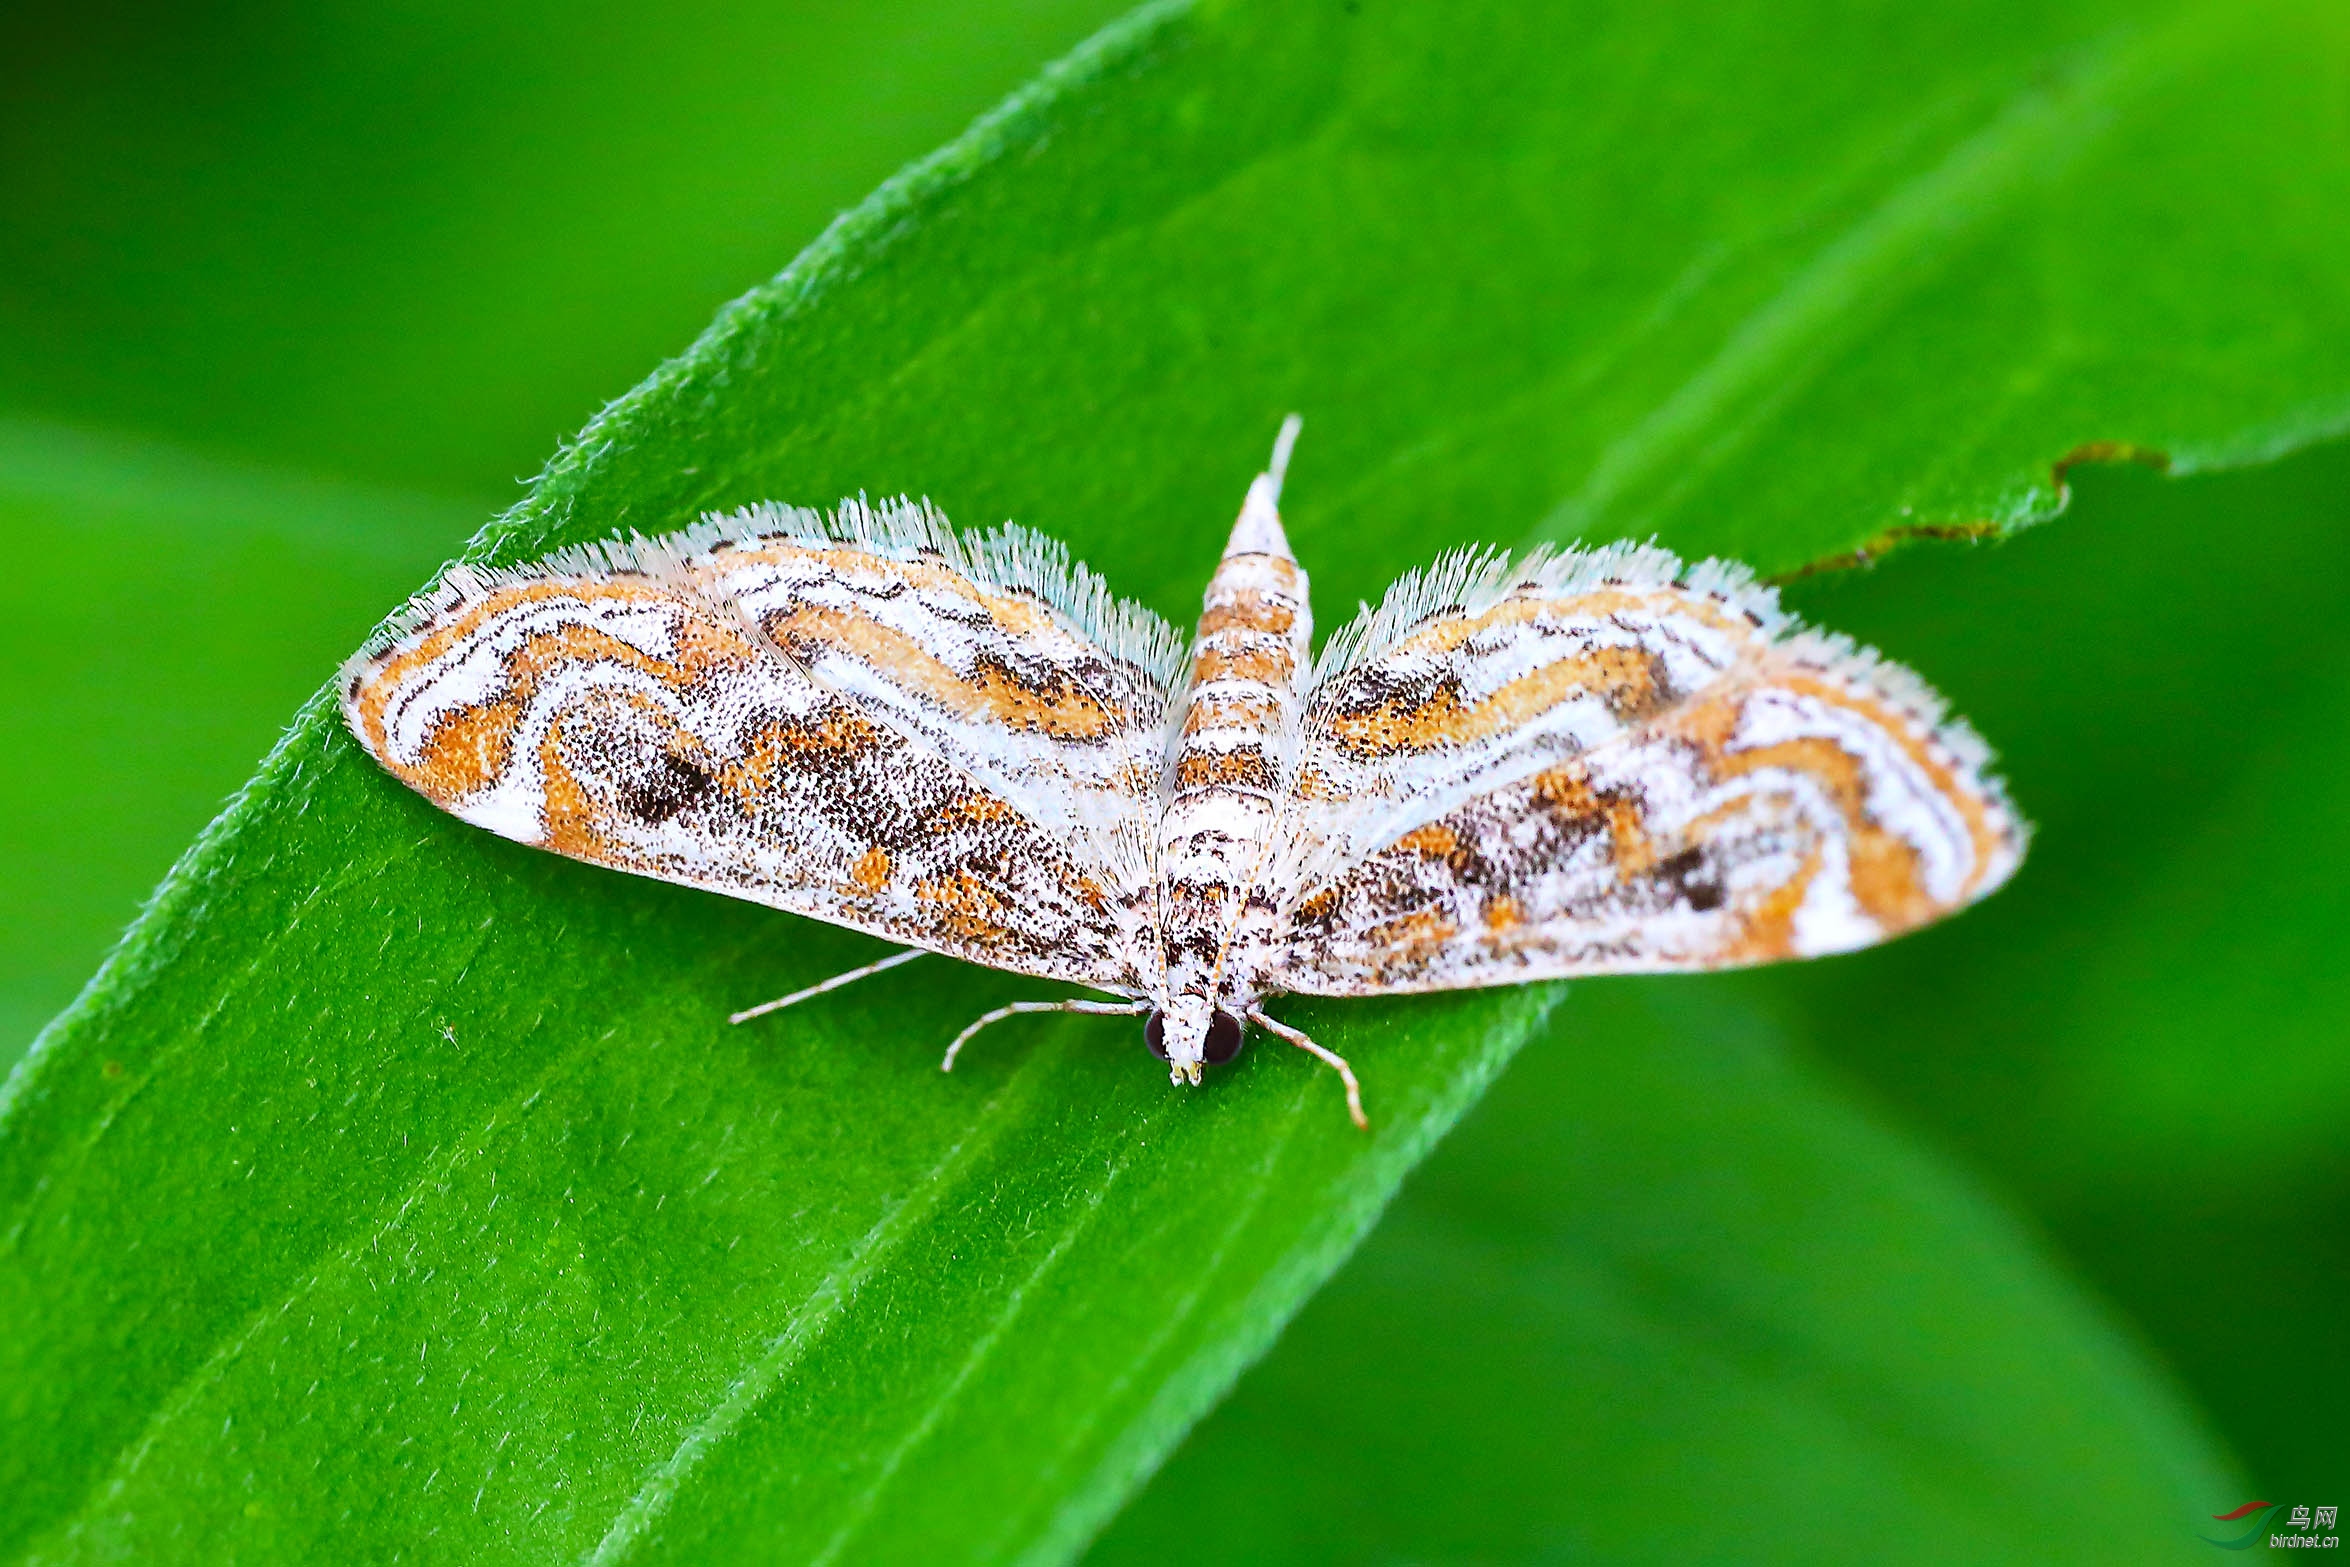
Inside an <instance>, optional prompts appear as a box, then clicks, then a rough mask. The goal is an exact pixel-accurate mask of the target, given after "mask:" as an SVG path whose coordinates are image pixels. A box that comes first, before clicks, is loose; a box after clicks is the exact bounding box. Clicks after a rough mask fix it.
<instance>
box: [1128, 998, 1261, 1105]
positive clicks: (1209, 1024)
mask: <svg viewBox="0 0 2350 1567" xmlns="http://www.w3.org/2000/svg"><path fill="white" fill-rule="evenodd" d="M1240 1035H1241V1026H1240V1019H1239V1018H1236V1017H1234V1016H1233V1015H1232V1014H1231V1013H1229V1012H1227V1011H1225V1010H1224V1009H1223V1008H1222V1007H1218V1006H1214V1005H1211V1004H1210V1003H1209V1001H1208V998H1207V997H1205V996H1174V997H1171V998H1169V1000H1168V1002H1167V1004H1166V1006H1164V1007H1162V1008H1159V1009H1158V1010H1156V1011H1154V1012H1152V1013H1151V1015H1150V1018H1149V1020H1148V1021H1147V1022H1145V1023H1144V1024H1143V1025H1142V1037H1143V1042H1144V1043H1146V1044H1148V1045H1149V1046H1150V1047H1151V1054H1152V1055H1154V1056H1157V1057H1158V1058H1159V1059H1160V1060H1162V1061H1164V1062H1166V1063H1167V1075H1168V1077H1169V1079H1170V1080H1172V1081H1174V1082H1178V1083H1189V1084H1191V1085H1192V1086H1193V1087H1195V1088H1196V1087H1197V1086H1199V1074H1200V1068H1202V1067H1204V1066H1222V1065H1223V1064H1224V1063H1225V1062H1227V1061H1229V1060H1231V1059H1232V1058H1233V1057H1234V1056H1236V1055H1238V1054H1240Z"/></svg>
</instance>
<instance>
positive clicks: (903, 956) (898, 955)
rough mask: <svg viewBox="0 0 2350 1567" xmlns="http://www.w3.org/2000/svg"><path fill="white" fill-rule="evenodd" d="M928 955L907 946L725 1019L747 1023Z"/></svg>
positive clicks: (922, 948) (925, 949)
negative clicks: (879, 958) (875, 961)
mask: <svg viewBox="0 0 2350 1567" xmlns="http://www.w3.org/2000/svg"><path fill="white" fill-rule="evenodd" d="M928 955H929V949H928V948H926V947H908V948H907V949H906V950H905V951H903V952H893V953H891V954H890V955H889V956H888V957H886V958H883V959H882V960H881V961H880V962H878V963H868V964H866V965H865V966H864V967H863V968H853V969H850V970H849V971H848V972H847V973H846V974H835V975H833V976H832V978H830V979H828V980H826V981H824V982H823V983H822V984H820V985H810V986H809V987H808V988H807V989H806V990H795V991H793V992H792V993H791V994H790V995H788V996H778V997H776V998H775V999H774V1000H773V1001H762V1002H760V1003H759V1004H758V1005H757V1006H755V1007H751V1008H749V1009H747V1010H745V1011H741V1012H737V1013H735V1014H734V1015H733V1016H731V1017H729V1018H728V1019H727V1020H726V1021H728V1022H729V1023H748V1022H749V1021H750V1020H751V1019H753V1018H755V1017H765V1016H766V1015H767V1014H768V1013H770V1012H781V1011H782V1010H783V1009H784V1008H785V1007H790V1006H797V1005H799V1004H800V1003H801V1002H803V1001H806V1000H807V999H808V998H809V997H811V996H821V995H823V994H824V993H825V992H826V991H828V990H838V989H840V987H841V986H843V985H853V984H855V983H856V982H857V981H858V980H860V979H865V978H867V977H869V976H871V975H874V974H878V973H880V972H881V971H882V970H883V969H889V968H896V967H897V966H898V965H899V964H901V963H911V962H913V961H914V960H915V959H916V958H919V957H927V956H928Z"/></svg>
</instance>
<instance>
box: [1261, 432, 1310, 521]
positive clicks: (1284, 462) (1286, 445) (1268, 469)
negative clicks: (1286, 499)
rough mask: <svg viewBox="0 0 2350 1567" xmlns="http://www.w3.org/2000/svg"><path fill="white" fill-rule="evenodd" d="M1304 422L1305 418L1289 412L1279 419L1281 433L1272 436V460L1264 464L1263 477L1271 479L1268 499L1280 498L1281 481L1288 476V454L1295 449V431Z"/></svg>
mask: <svg viewBox="0 0 2350 1567" xmlns="http://www.w3.org/2000/svg"><path fill="white" fill-rule="evenodd" d="M1305 424H1306V422H1305V420H1303V419H1301V418H1299V417H1298V416H1297V415H1296V414H1291V415H1290V416H1289V417H1288V418H1286V419H1284V420H1282V421H1281V433H1280V434H1278V435H1276V436H1274V437H1273V460H1272V461H1271V462H1269V463H1267V464H1266V465H1265V477H1266V478H1268V479H1271V480H1272V481H1273V483H1272V491H1273V493H1272V494H1271V495H1270V496H1268V497H1266V498H1267V499H1268V500H1273V501H1278V500H1280V499H1281V481H1282V480H1283V479H1285V478H1287V477H1288V476H1289V454H1290V453H1291V452H1292V451H1294V450H1296V449H1297V432H1298V431H1300V430H1302V429H1304V428H1305Z"/></svg>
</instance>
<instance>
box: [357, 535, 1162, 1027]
mask: <svg viewBox="0 0 2350 1567" xmlns="http://www.w3.org/2000/svg"><path fill="white" fill-rule="evenodd" d="M843 519H845V521H844V520H842V519H836V520H835V521H834V522H832V523H830V524H826V523H824V522H823V521H822V519H815V518H813V517H812V515H811V514H808V513H784V514H775V513H766V514H758V515H755V516H753V517H750V518H747V519H743V520H741V521H739V522H738V523H736V524H733V525H729V526H727V527H723V528H713V529H705V530H702V531H700V532H698V533H697V534H692V535H686V536H682V537H679V538H674V539H671V540H664V541H652V542H649V543H648V542H643V541H640V542H638V543H636V544H633V545H629V546H607V547H602V548H599V549H595V550H589V551H580V552H573V553H570V554H567V555H564V556H558V557H556V558H554V559H553V560H550V561H547V562H544V563H542V564H540V565H538V566H533V567H527V568H523V569H522V570H521V571H519V572H511V573H495V574H492V573H481V572H476V571H474V570H471V569H470V568H465V567H459V568H456V569H454V570H452V571H451V572H450V573H449V575H448V576H447V577H446V578H444V580H443V581H442V583H441V584H440V585H439V586H438V587H437V588H436V589H435V590H434V591H433V592H431V593H428V594H426V595H424V596H422V597H420V598H419V599H418V600H417V601H416V602H415V603H413V604H412V605H411V606H410V608H409V610H408V611H407V613H406V614H405V616H404V617H403V618H402V620H401V621H400V622H399V623H398V624H397V626H396V628H395V630H394V631H393V632H392V633H390V634H389V635H387V636H386V637H384V638H382V639H379V641H378V642H377V643H376V644H373V645H371V646H370V647H369V648H368V649H367V650H365V651H363V652H362V653H361V654H360V655H359V656H358V657H357V658H355V659H354V660H353V661H352V663H351V664H350V665H349V666H348V667H347V668H346V670H345V672H344V678H343V686H342V691H343V704H344V710H345V713H346V716H347V717H348V719H349V722H350V725H351V728H352V730H353V732H354V733H356V734H357V735H358V737H359V738H360V740H361V742H362V743H363V744H364V745H365V746H366V747H367V749H368V750H369V751H370V752H371V753H372V754H373V755H374V756H375V757H376V759H377V760H378V761H380V762H381V763H382V764H383V765H384V766H385V767H386V768H388V769H389V770H390V771H392V772H393V773H394V774H396V775H397V776H398V777H399V778H401V779H402V780H403V781H404V782H406V783H407V784H409V785H410V786H411V787H412V788H414V789H416V790H417V791H418V792H419V793H421V794H423V795H424V796H425V797H426V798H428V799H430V800H432V801H433V802H434V803H435V804H437V805H440V806H441V807H443V808H444V809H446V810H448V811H450V812H452V813H453V814H455V815H457V816H460V817H462V818H464V819H465V820H467V821H469V822H473V823H475V824H477V825H479V826H483V827H487V828H489V829H490V830H492V831H494V832H497V833H500V834H501V835H503V836H505V837H508V838H513V839H516V840H518V841H520V842H523V843H529V844H534V845H537V846H540V847H543V848H548V849H553V850H555V851H557V852H558V853H562V854H566V855H570V856H572V857H574V858H577V859H582V860H588V861H592V862H594V863H596V864H599V865H608V866H612V867H615V868H617V869H621V870H627V871H634V872H636V873H638V874H641V875H647V876H654V877H658V878H660V879H662V880H665V881H675V882H682V883H685V884H687V885H690V886H696V887H703V888H707V889H709V890H712V891H716V892H723V893H727V894H730V895H732V896H735V897H739V898H746V899H750V900H752V901H754V902H759V903H764V904H769V905H772V906H774V907H777V908H782V909H789V910H791V911H793V912H795V913H800V914H807V915H812V916H814V917H816V918H819V919H825V920H830V921H832V922H834V923H836V924H841V925H847V926H851V927H853V928H855V929H859V930H864V931H869V932H871V933H873V934H875V935H879V936H884V937H887V938H889V939H891V940H894V941H901V942H905V943H908V944H910V945H914V946H920V947H927V948H930V949H932V950H935V951H940V952H947V953H951V954H953V955H955V956H957V957H963V958H968V959H971V960H972V961H975V962H980V963H985V964H990V965H992V966H995V967H998V968H1006V969H1013V970H1017V971H1020V972H1025V973H1031V974H1038V975H1044V976H1048V977H1052V978H1059V979H1069V980H1075V981H1078V982H1080V983H1087V984H1095V985H1105V986H1119V985H1123V984H1124V983H1125V982H1126V981H1127V980H1128V979H1129V977H1130V972H1131V966H1132V964H1131V955H1132V952H1133V950H1134V934H1135V932H1134V922H1135V920H1136V919H1137V917H1138V915H1137V913H1136V911H1137V909H1138V908H1140V907H1141V906H1142V905H1143V904H1144V903H1145V901H1146V897H1145V894H1146V893H1147V889H1148V885H1149V870H1148V860H1149V855H1148V850H1147V846H1146V845H1145V844H1144V843H1143V841H1142V834H1141V833H1140V831H1139V830H1138V827H1137V825H1136V824H1138V823H1140V822H1141V821H1143V820H1145V819H1146V817H1147V806H1148V802H1149V800H1150V798H1151V791H1152V789H1153V787H1154V783H1153V778H1154V774H1153V766H1154V764H1155V760H1156V746H1157V741H1158V733H1159V729H1160V726H1161V725H1162V723H1163V722H1164V714H1165V708H1166V704H1167V700H1168V698H1167V695H1166V690H1165V674H1164V672H1163V671H1164V666H1165V665H1166V664H1167V663H1168V662H1169V655H1167V654H1166V653H1165V651H1164V650H1163V649H1161V648H1158V647H1156V646H1153V645H1151V644H1150V640H1149V634H1148V633H1149V628H1148V627H1147V626H1146V625H1140V624H1139V623H1138V622H1134V621H1132V620H1127V621H1119V620H1116V619H1115V618H1114V617H1116V616H1119V615H1130V614H1131V612H1129V611H1126V610H1124V609H1123V608H1122V607H1119V606H1108V609H1107V614H1108V615H1109V616H1111V617H1113V618H1112V619H1111V621H1110V629H1111V631H1112V632H1113V633H1114V637H1113V640H1116V641H1120V642H1122V643H1124V644H1125V646H1123V647H1122V648H1119V649H1117V650H1111V649H1105V648H1104V647H1103V646H1101V645H1100V644H1099V643H1098V642H1097V641H1096V640H1094V639H1093V638H1091V637H1089V636H1087V635H1086V634H1085V630H1086V629H1087V628H1084V627H1082V626H1081V625H1079V624H1075V623H1073V622H1075V621H1077V619H1078V618H1079V617H1078V616H1076V615H1073V614H1072V613H1070V612H1069V609H1068V607H1067V606H1068V604H1069V603H1070V602H1071V601H1072V600H1073V599H1074V600H1075V602H1076V604H1077V607H1078V608H1080V609H1083V608H1085V607H1087V606H1086V604H1085V602H1084V600H1083V597H1082V594H1083V592H1084V591H1085V590H1086V589H1088V588H1089V587H1090V584H1088V583H1086V582H1084V581H1082V580H1076V581H1074V582H1073V581H1072V579H1071V578H1070V577H1069V575H1068V574H1067V572H1066V569H1065V566H1064V567H1062V568H1061V575H1060V576H1059V577H1058V578H1057V579H1056V578H1055V577H1054V576H1053V570H1054V568H1055V566H1056V564H1057V563H1056V560H1055V559H1054V558H1053V557H1052V556H1051V552H1050V551H1049V550H1040V549H1038V548H1036V547H1035V546H1034V545H1033V544H1032V543H1031V542H1029V541H1028V540H1025V539H1023V538H1021V537H1019V536H1014V537H1013V538H1012V539H1011V540H1010V541H1009V543H1006V542H1005V541H1004V540H1003V539H1002V538H1000V537H999V538H997V539H995V540H992V541H984V542H983V543H982V544H981V545H980V546H977V547H974V546H972V545H970V544H967V543H966V542H965V541H958V540H956V539H954V538H953V536H952V535H951V534H945V533H944V531H943V527H942V526H941V525H937V524H936V523H935V519H934V518H931V517H930V514H928V513H927V512H919V513H917V512H915V510H914V509H913V508H905V509H904V510H903V512H902V513H891V514H885V515H884V516H882V517H879V518H876V517H874V516H873V515H871V514H869V513H865V512H863V510H862V508H856V509H855V510H854V511H853V512H852V511H851V510H850V509H848V508H844V513H843ZM778 523H781V524H784V525H786V528H785V530H784V531H775V530H776V525H777V524H778ZM763 528H764V529H766V530H768V531H762V530H763ZM844 534H845V535H847V536H846V537H843V536H841V535H844ZM989 549H992V550H993V553H992V554H990V553H987V551H988V550H989ZM1022 550H1025V551H1027V553H1026V554H1025V555H1022V554H1020V553H1019V552H1020V551H1022ZM1021 567H1025V568H1026V576H1025V580H1023V578H1022V574H1021V571H1020V570H1018V569H1015V568H1021ZM975 568H993V570H992V571H985V572H983V571H982V570H981V569H975ZM990 577H993V578H996V579H1001V578H1005V577H1010V578H1012V579H1013V580H1012V582H1010V583H1009V584H1007V583H1006V582H1005V581H1003V580H989V579H990ZM1056 588H1057V589H1058V593H1057V594H1056V593H1055V592H1054V591H1053V590H1055V589H1056ZM1056 596H1057V597H1059V598H1060V599H1061V600H1062V602H1061V603H1055V602H1054V599H1055V597H1056ZM1105 602H1106V601H1105ZM1093 607H1094V608H1095V609H1097V610H1098V609H1101V608H1102V605H1099V604H1096V605H1094V606H1093ZM1162 640H1163V639H1162Z"/></svg>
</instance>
